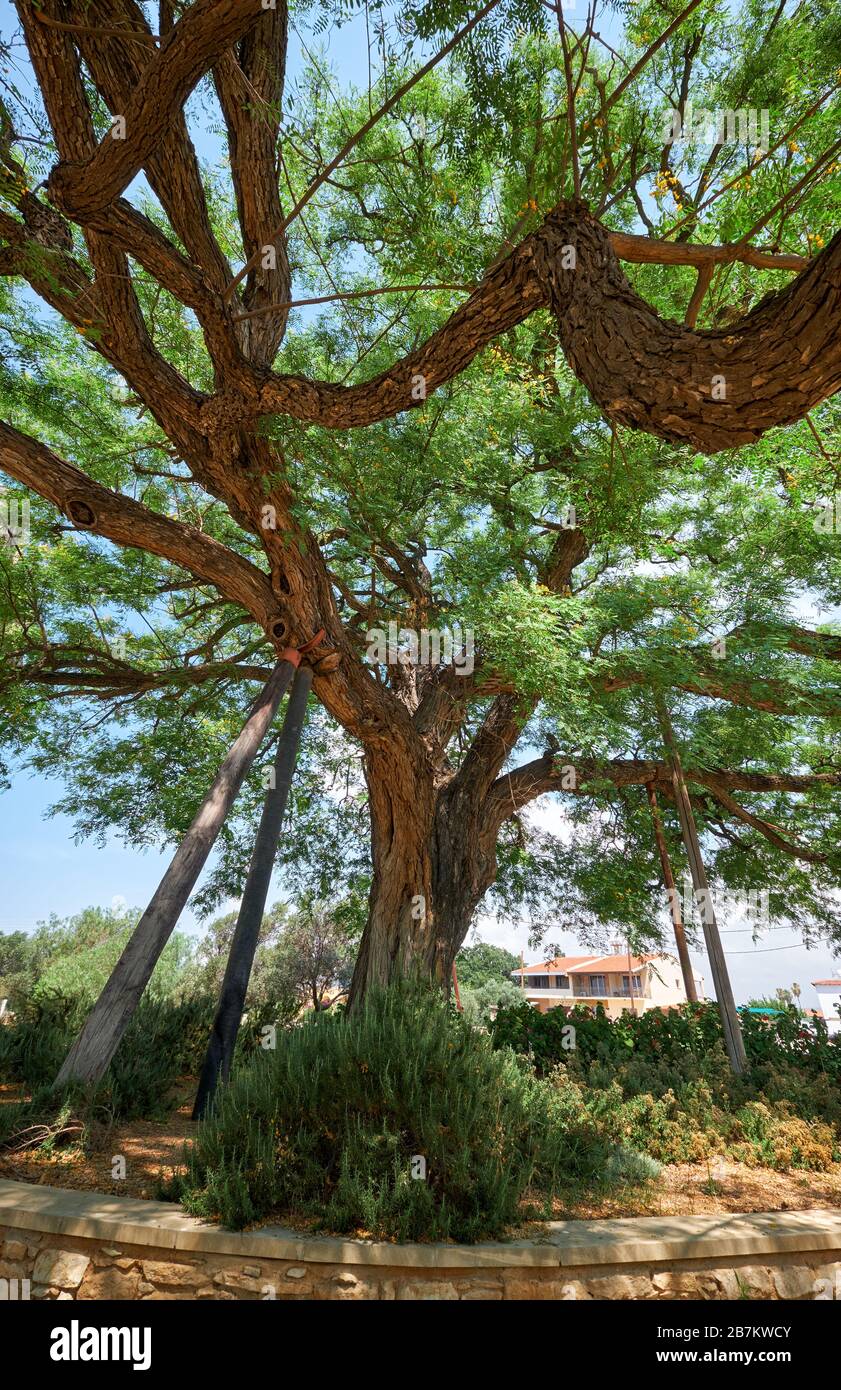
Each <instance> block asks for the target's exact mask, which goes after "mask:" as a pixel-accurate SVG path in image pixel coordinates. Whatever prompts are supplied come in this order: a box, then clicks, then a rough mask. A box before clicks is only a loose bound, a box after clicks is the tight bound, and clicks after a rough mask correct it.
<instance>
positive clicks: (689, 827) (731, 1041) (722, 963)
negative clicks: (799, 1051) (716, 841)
mask: <svg viewBox="0 0 841 1390" xmlns="http://www.w3.org/2000/svg"><path fill="white" fill-rule="evenodd" d="M656 705H657V714H658V717H659V720H660V727H661V729H662V731H663V741H664V743H665V745H666V751H667V753H668V758H669V763H670V766H671V770H672V786H673V788H674V793H675V803H676V805H677V813H678V818H679V820H680V828H681V833H682V835H683V843H684V845H685V846H686V857H687V859H688V860H689V871H690V873H691V874H692V884H693V887H694V889H695V900H696V902H697V903H698V905H699V907H700V909H701V922H702V925H703V928H704V940H705V941H706V943H707V955H708V956H709V958H710V968H711V970H712V976H713V984H714V985H715V997H716V999H717V1000H718V1008H719V1012H720V1014H721V1025H722V1028H723V1030H724V1043H725V1046H726V1048H727V1055H728V1057H729V1058H730V1066H731V1067H732V1069H733V1071H734V1073H735V1074H736V1076H741V1074H742V1073H743V1072H745V1071H747V1069H748V1059H747V1053H746V1052H745V1043H744V1039H743V1038H742V1029H741V1027H740V1025H739V1015H738V1014H737V1012H736V1001H735V1000H734V998H733V989H732V987H731V984H730V976H729V974H728V972H727V961H726V960H725V957H724V948H723V946H722V944H721V937H720V936H719V934H718V923H717V922H716V919H715V909H714V907H713V900H712V894H711V893H710V885H709V882H708V881H707V873H706V870H705V868H704V861H703V859H702V857H701V845H700V842H699V840H698V831H697V828H696V826H695V817H694V815H693V814H692V803H691V801H690V799H689V792H688V790H687V787H686V779H685V778H684V775H683V767H682V765H681V761H680V753H679V752H678V747H677V742H676V740H675V734H674V729H673V728H672V722H671V719H670V718H669V711H668V709H667V708H666V702H665V700H664V699H663V697H662V695H658V696H656Z"/></svg>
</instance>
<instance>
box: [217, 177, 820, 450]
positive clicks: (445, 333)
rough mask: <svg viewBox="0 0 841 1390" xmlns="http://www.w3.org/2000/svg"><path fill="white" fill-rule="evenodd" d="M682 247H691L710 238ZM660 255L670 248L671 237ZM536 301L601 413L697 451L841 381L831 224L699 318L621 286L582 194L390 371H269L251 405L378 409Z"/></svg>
mask: <svg viewBox="0 0 841 1390" xmlns="http://www.w3.org/2000/svg"><path fill="white" fill-rule="evenodd" d="M640 240H645V239H644V238H641V239H640ZM650 245H651V246H656V245H657V243H651V244H650ZM570 248H572V252H573V253H574V254H571V253H570ZM630 249H631V250H633V249H634V248H630ZM680 249H681V253H682V254H686V255H687V256H691V257H693V258H697V257H698V256H699V255H700V256H702V257H703V256H704V255H708V254H718V252H719V251H720V248H709V250H706V249H705V250H704V251H702V252H699V251H698V248H697V247H696V248H689V249H688V250H687V248H686V247H681V248H680ZM744 249H745V248H738V250H739V251H740V252H741V251H742V250H744ZM635 254H636V255H637V256H639V255H641V251H640V250H639V249H638V250H637V251H636V253H635ZM721 254H722V255H723V256H726V255H727V254H729V255H731V258H733V255H734V254H735V253H733V252H731V250H730V248H725V250H724V251H723V252H721ZM647 258H648V259H650V260H651V261H654V260H656V259H657V256H656V254H654V253H653V252H652V253H651V255H650V256H648V257H647ZM662 259H663V260H664V262H665V263H672V262H675V263H676V262H677V259H678V258H677V257H676V256H675V255H674V253H673V251H672V250H671V249H669V250H664V251H663V257H662ZM685 263H687V264H692V263H698V262H697V259H693V260H689V259H688V260H687V261H686V262H685ZM542 307H549V308H550V309H551V310H552V312H553V314H554V317H555V319H556V321H557V325H558V336H559V338H560V341H561V345H562V347H563V349H564V351H565V353H566V356H567V360H568V362H569V365H570V367H571V368H572V370H573V371H574V372H575V374H576V376H577V377H578V378H579V380H581V381H582V382H583V383H584V385H585V386H586V387H587V388H588V390H589V391H590V393H591V395H592V396H593V398H594V399H595V400H596V401H597V403H598V404H599V405H600V406H601V408H602V410H603V411H604V413H605V415H606V416H607V417H608V419H611V420H614V421H616V422H617V423H620V424H624V425H628V426H630V427H631V428H634V429H640V430H643V431H644V432H645V433H647V434H652V435H655V436H656V437H658V438H662V439H668V440H671V441H673V442H677V443H684V444H690V445H693V446H694V447H696V448H700V449H703V450H705V451H706V452H708V453H717V452H718V451H720V450H722V449H727V448H732V447H735V446H736V445H739V444H745V443H749V442H751V441H753V440H755V439H758V438H759V437H760V436H761V435H762V434H763V433H765V431H766V430H768V429H771V428H774V427H777V426H781V425H787V424H792V423H793V422H794V421H796V420H799V419H802V418H803V416H804V415H805V414H806V412H807V411H808V410H810V409H812V407H813V406H815V405H818V404H819V403H820V402H821V401H823V400H825V399H826V398H827V397H828V396H830V395H832V394H833V393H834V392H835V391H837V390H838V389H839V388H841V332H839V327H841V233H839V234H838V235H836V236H835V237H834V238H833V240H832V242H831V243H830V245H829V246H828V247H827V248H826V250H825V251H824V252H822V254H821V255H820V256H819V257H816V258H815V259H814V260H813V261H811V262H809V264H808V265H807V268H806V269H805V270H804V271H803V272H802V274H800V275H799V276H798V278H797V280H796V281H795V282H794V283H793V284H792V285H790V286H788V287H787V288H786V289H784V290H782V291H781V292H780V293H778V294H774V295H770V296H768V297H766V298H765V299H764V300H763V301H762V302H761V303H760V304H759V305H758V306H757V307H756V308H755V309H753V310H752V311H751V312H750V313H749V314H748V315H747V317H746V318H744V319H742V320H741V321H740V322H738V323H736V324H734V325H732V326H730V327H728V328H726V329H720V330H700V331H696V330H694V329H692V328H690V327H688V326H686V325H685V324H677V323H673V322H670V321H667V320H664V319H661V318H660V317H659V316H658V314H657V313H656V312H655V311H654V310H653V309H652V308H651V306H650V305H648V304H647V303H646V302H645V301H644V300H642V299H641V298H640V297H639V296H638V295H637V294H636V293H635V292H634V290H633V289H632V288H631V286H630V285H629V283H628V281H627V279H626V278H625V276H624V274H623V272H622V270H621V268H620V266H619V261H618V259H617V255H616V251H615V250H614V247H613V242H612V235H611V233H610V232H608V231H607V230H606V229H605V228H604V227H602V226H601V225H600V224H599V223H598V222H597V221H595V219H594V218H593V217H591V216H590V214H589V212H588V211H587V210H586V208H584V207H582V206H581V205H572V204H562V205H560V206H559V207H558V208H556V209H555V210H554V211H553V212H552V213H550V214H549V216H548V217H547V218H546V220H545V222H544V224H543V226H542V227H541V228H539V229H538V230H537V231H536V232H534V233H532V234H531V235H530V236H528V237H527V238H526V239H525V240H524V241H523V242H522V243H521V244H520V245H519V246H518V247H517V248H516V249H515V250H514V251H512V252H511V254H510V255H509V256H507V257H505V258H504V259H503V260H502V261H500V262H498V263H497V264H496V265H495V266H493V267H492V268H491V270H490V271H489V272H488V274H487V275H486V276H485V279H484V280H483V281H482V283H481V284H480V285H479V286H478V287H477V289H476V290H475V291H474V293H473V294H471V296H470V297H469V299H468V300H467V301H466V302H465V303H464V304H462V305H461V306H460V308H458V309H457V310H456V311H455V313H454V314H453V315H452V316H451V318H450V319H449V320H448V321H447V323H446V324H444V326H443V327H442V328H441V329H439V330H438V332H437V333H435V334H433V335H432V337H431V338H429V339H428V340H427V342H426V343H424V344H423V345H422V346H421V347H420V348H418V349H417V350H416V351H415V352H413V353H410V354H409V355H408V356H407V357H405V358H403V359H402V360H401V361H400V362H398V363H396V364H395V366H393V367H391V368H390V369H389V370H388V371H386V372H383V373H382V374H381V375H380V376H378V377H375V378H374V379H373V380H371V381H367V382H364V383H362V384H360V385H355V386H349V387H343V386H335V385H332V384H331V383H328V382H323V381H309V380H306V379H305V378H302V377H294V376H277V375H272V376H271V377H269V379H268V380H267V381H266V382H265V384H264V385H263V386H262V389H261V391H260V395H259V411H260V413H261V414H273V413H276V414H287V415H291V416H293V417H295V418H296V419H299V420H307V421H312V422H316V423H318V424H321V425H324V426H327V427H328V428H334V429H348V428H351V427H354V426H358V425H367V424H372V423H374V422H376V421H378V420H383V419H386V418H388V417H389V416H393V415H396V414H398V413H399V412H401V411H404V410H409V409H412V408H413V407H416V406H418V405H419V404H421V403H422V398H423V395H424V392H420V391H419V390H418V383H419V381H422V382H423V385H424V388H425V393H427V394H428V393H429V392H430V391H432V390H435V388H436V387H438V386H441V385H442V384H443V383H445V382H447V381H450V380H452V378H453V377H455V376H457V375H458V374H459V373H460V372H462V371H463V370H464V369H465V368H466V367H467V366H468V365H469V363H470V362H471V361H472V360H473V358H474V357H475V356H476V354H477V353H478V352H480V351H481V350H482V348H484V347H485V346H487V344H488V343H490V342H491V341H492V340H493V339H494V338H496V337H498V336H499V335H500V334H501V333H504V332H506V331H507V330H508V329H511V328H513V327H515V326H516V325H517V324H518V323H521V322H522V321H523V320H524V319H526V318H527V317H528V316H529V315H530V314H531V313H533V312H534V310H535V309H539V308H542ZM242 409H243V410H244V411H247V409H248V408H247V407H246V406H243V407H242Z"/></svg>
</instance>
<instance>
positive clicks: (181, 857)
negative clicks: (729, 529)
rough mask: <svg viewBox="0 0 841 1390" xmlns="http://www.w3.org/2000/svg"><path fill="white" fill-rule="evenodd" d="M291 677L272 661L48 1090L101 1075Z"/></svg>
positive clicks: (288, 668) (289, 666) (288, 667)
mask: <svg viewBox="0 0 841 1390" xmlns="http://www.w3.org/2000/svg"><path fill="white" fill-rule="evenodd" d="M294 671H295V666H294V664H293V663H292V662H290V661H280V662H278V664H277V666H275V668H274V670H273V671H272V674H271V675H270V677H269V679H268V681H267V682H266V684H265V686H264V687H263V690H262V691H261V692H260V694H259V696H258V697H257V699H256V700H255V702H254V704H253V705H252V707H251V710H250V713H249V715H248V718H247V720H246V722H245V724H244V726H243V729H242V732H241V733H240V734H239V737H238V738H237V739H236V740H235V742H234V743H233V744H232V745H231V748H230V751H229V752H228V756H227V757H226V758H225V761H224V762H223V763H222V766H221V767H220V769H219V771H218V773H217V774H216V780H215V781H214V783H213V786H212V787H211V788H210V791H209V792H208V794H207V796H206V797H205V799H204V801H203V802H202V804H201V806H200V807H199V809H198V811H197V812H196V815H195V817H194V819H193V823H192V825H191V826H190V828H189V830H188V831H187V833H186V835H185V836H184V839H183V840H182V841H181V844H180V845H179V846H178V849H177V850H176V852H175V855H174V857H173V860H172V863H171V864H170V866H169V868H168V869H167V871H166V873H165V874H164V876H163V878H162V879H161V882H160V885H159V886H158V888H157V890H156V892H155V895H154V897H153V898H152V901H151V902H150V903H149V906H148V907H147V909H146V911H145V912H144V913H143V916H142V917H141V918H140V921H139V922H138V924H137V926H136V927H135V929H134V932H133V933H132V936H131V939H130V941H129V943H128V945H127V946H126V948H125V950H124V951H123V954H122V955H121V956H120V959H119V960H118V961H117V964H116V965H115V966H114V969H113V971H112V974H111V977H110V979H109V980H108V983H107V984H106V986H105V988H104V989H103V991H102V993H101V994H100V996H99V998H98V999H97V1001H96V1003H95V1004H94V1006H93V1009H92V1010H91V1012H90V1014H89V1015H88V1017H87V1019H86V1020H85V1023H84V1026H83V1027H82V1031H81V1032H80V1034H79V1036H78V1038H77V1039H76V1041H75V1042H74V1044H73V1046H72V1047H71V1049H70V1051H69V1052H68V1054H67V1056H66V1057H65V1059H64V1064H63V1066H62V1068H61V1071H60V1072H59V1074H58V1076H57V1078H56V1085H62V1084H64V1083H65V1082H68V1081H86V1082H92V1081H98V1080H99V1079H100V1077H101V1076H102V1075H103V1074H104V1072H105V1071H106V1070H107V1068H108V1065H109V1063H110V1061H111V1058H112V1057H113V1056H114V1053H115V1052H116V1050H117V1048H118V1047H119V1044H120V1041H121V1039H122V1036H123V1034H124V1033H125V1031H126V1028H127V1027H128V1025H129V1021H130V1019H131V1016H132V1014H133V1013H134V1011H135V1009H136V1008H137V1005H138V1004H139V1003H140V998H141V995H142V994H143V991H144V989H145V988H146V986H147V984H148V983H149V978H150V976H151V974H152V971H153V970H154V968H155V965H156V964H157V961H158V957H159V956H160V954H161V951H162V950H163V948H164V946H165V945H166V943H167V941H168V940H169V938H170V936H171V935H172V931H173V928H174V926H175V924H176V922H177V921H178V918H179V917H180V915H181V912H182V910H183V908H184V905H185V903H186V902H187V899H188V898H189V896H190V894H191V893H192V891H193V888H194V887H195V883H196V879H197V878H198V876H199V874H200V873H201V871H202V869H203V867H204V864H205V860H206V859H207V856H208V855H209V853H210V851H211V849H212V848H213V845H214V843H215V841H216V837H217V835H218V834H219V831H220V830H221V828H222V826H223V824H224V822H225V819H226V817H227V815H228V812H229V811H230V809H231V806H232V805H233V803H234V800H235V798H236V795H237V793H238V792H239V789H240V787H241V786H242V783H243V781H244V779H245V777H246V775H247V773H248V771H249V769H250V767H251V764H252V763H253V761H254V758H255V757H256V755H257V750H258V749H259V747H260V744H261V743H262V742H263V739H264V738H265V736H266V732H267V730H268V728H269V725H270V724H271V722H272V720H273V719H274V717H275V715H276V713H277V710H278V706H279V704H280V702H281V700H282V698H283V695H284V692H285V691H286V688H287V686H288V685H289V682H290V680H291V679H292V676H293V674H294Z"/></svg>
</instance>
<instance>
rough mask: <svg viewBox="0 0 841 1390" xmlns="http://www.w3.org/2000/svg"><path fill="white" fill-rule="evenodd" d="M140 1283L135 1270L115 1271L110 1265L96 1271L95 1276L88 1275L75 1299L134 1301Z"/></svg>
mask: <svg viewBox="0 0 841 1390" xmlns="http://www.w3.org/2000/svg"><path fill="white" fill-rule="evenodd" d="M140 1282H141V1281H140V1275H139V1273H138V1272H137V1270H130V1271H129V1270H122V1269H115V1267H114V1266H113V1265H111V1266H109V1268H107V1269H100V1270H97V1272H96V1273H95V1274H88V1276H87V1278H86V1279H85V1280H84V1283H83V1284H82V1286H81V1288H80V1289H79V1292H78V1293H77V1295H76V1297H77V1299H102V1298H113V1299H119V1300H126V1299H135V1298H137V1290H138V1288H139V1287H140Z"/></svg>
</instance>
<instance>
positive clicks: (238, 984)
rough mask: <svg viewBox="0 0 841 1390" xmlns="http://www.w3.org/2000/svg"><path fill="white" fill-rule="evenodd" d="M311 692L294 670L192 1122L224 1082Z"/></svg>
mask: <svg viewBox="0 0 841 1390" xmlns="http://www.w3.org/2000/svg"><path fill="white" fill-rule="evenodd" d="M311 687H312V668H311V667H309V666H299V667H298V670H297V672H296V674H295V682H294V684H293V686H292V691H291V694H290V696H289V703H288V705H287V707H286V716H285V718H284V721H283V728H282V730H281V733H280V738H279V739H278V744H277V752H276V754H275V760H274V777H273V780H272V784H271V785H270V786H269V787H268V788H267V790H266V797H265V800H264V802H263V813H262V815H261V817H260V825H259V828H258V830H257V838H256V839H255V841H254V850H253V852H252V855H251V863H250V865H249V868H248V878H247V879H246V881H245V888H244V890H243V894H242V902H241V903H240V908H239V915H238V917H237V924H236V929H235V931H234V936H233V940H232V942H231V949H230V953H229V955H228V963H227V966H226V967H225V978H224V980H223V981H222V991H221V993H220V995H219V1003H218V1005H217V1008H216V1016H215V1018H214V1020H213V1028H212V1030H211V1034H210V1041H209V1042H208V1045H207V1053H206V1055H205V1059H204V1066H203V1067H202V1072H201V1078H200V1080H199V1086H198V1091H197V1093H196V1101H195V1105H194V1107H193V1119H194V1120H200V1119H201V1118H202V1116H203V1115H204V1114H205V1112H206V1111H207V1108H208V1106H209V1105H210V1102H211V1101H212V1100H213V1097H214V1095H215V1093H216V1087H217V1086H218V1084H219V1082H220V1080H221V1081H227V1080H228V1075H229V1073H230V1069H231V1062H232V1060H233V1056H234V1048H235V1047H236V1041H237V1034H238V1033H239V1026H240V1023H241V1021H242V1012H243V1009H244V1007H245V996H246V994H247V992H248V982H249V980H250V978H251V967H252V966H253V964H254V953H255V951H256V950H257V943H258V941H259V939H260V927H261V926H262V923H263V913H264V912H265V909H266V898H267V896H268V892H269V884H270V882H271V877H272V870H273V868H274V862H275V856H276V854H277V846H278V841H279V839H280V830H281V826H282V824H283V817H284V814H285V812H286V803H287V801H288V799H289V788H290V787H291V785H292V777H293V774H294V772H295V764H296V762H297V760H298V748H299V746H300V743H301V732H302V730H303V727H304V718H305V715H306V709H307V698H308V696H309V693H310V689H311Z"/></svg>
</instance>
